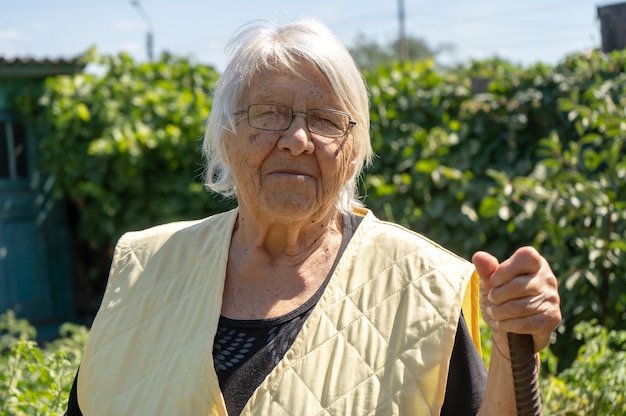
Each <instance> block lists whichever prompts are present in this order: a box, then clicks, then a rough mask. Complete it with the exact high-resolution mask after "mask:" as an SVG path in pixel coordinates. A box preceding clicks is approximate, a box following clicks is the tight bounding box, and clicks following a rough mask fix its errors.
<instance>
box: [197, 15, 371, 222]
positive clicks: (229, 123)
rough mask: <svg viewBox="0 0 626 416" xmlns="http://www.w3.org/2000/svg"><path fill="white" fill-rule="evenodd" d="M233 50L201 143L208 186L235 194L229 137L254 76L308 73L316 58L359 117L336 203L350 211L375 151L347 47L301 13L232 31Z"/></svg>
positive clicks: (344, 102)
mask: <svg viewBox="0 0 626 416" xmlns="http://www.w3.org/2000/svg"><path fill="white" fill-rule="evenodd" d="M228 50H229V51H230V60H229V62H228V64H227V65H226V68H225V69H224V72H223V74H222V76H221V78H220V79H219V81H218V83H217V86H216V88H215V91H214V94H213V107H212V109H211V113H210V115H209V119H208V122H207V126H206V131H205V135H204V142H203V145H202V151H203V155H204V157H205V159H206V170H205V177H204V180H205V186H206V187H207V188H208V189H210V190H212V191H213V192H216V193H219V194H221V195H223V196H225V197H234V196H236V193H235V179H234V178H233V174H232V170H231V168H230V166H229V165H228V162H227V159H226V156H225V155H226V151H225V149H226V148H225V140H226V139H227V137H228V135H229V134H234V133H235V116H234V112H235V111H236V110H239V108H238V105H239V103H240V102H241V100H242V98H243V97H244V96H245V94H246V93H247V92H248V87H249V86H250V85H251V83H252V81H253V79H254V77H255V76H256V75H257V74H263V73H266V72H268V71H276V70H279V71H291V72H292V73H294V74H298V75H303V71H305V69H306V67H307V66H310V64H313V65H314V66H316V67H317V68H318V69H319V70H320V71H321V73H322V74H323V75H324V76H325V77H326V78H327V79H328V82H329V83H330V86H331V88H332V90H333V91H334V93H335V95H336V96H337V98H338V100H339V103H340V104H341V105H342V106H344V108H345V111H346V112H348V113H349V114H350V115H351V116H352V119H353V120H354V121H356V123H357V124H356V125H355V126H353V128H352V130H351V134H352V136H353V138H354V151H355V152H356V157H357V166H356V169H355V172H354V174H353V176H352V177H351V178H350V179H349V180H348V181H347V182H346V183H345V185H344V186H343V188H342V189H341V191H340V193H339V195H338V199H337V202H336V207H337V208H338V209H339V210H340V211H342V212H347V211H348V210H349V209H350V205H351V204H355V205H361V203H360V201H359V198H358V187H357V180H358V178H359V176H360V174H361V172H362V170H363V169H364V168H365V166H367V165H368V164H369V163H370V162H371V160H372V155H373V153H372V146H371V143H370V135H369V121H370V120H369V104H368V95H367V88H366V86H365V82H364V80H363V77H362V75H361V73H360V72H359V69H358V68H357V66H356V64H355V62H354V60H353V59H352V56H351V55H350V53H349V52H348V50H347V49H346V47H345V46H344V45H343V44H342V43H341V42H340V41H339V39H337V37H336V36H335V35H334V34H333V33H332V32H331V31H330V29H328V28H327V27H326V26H325V25H323V24H322V23H320V22H318V21H317V20H314V19H302V20H298V21H295V22H292V23H288V24H284V25H281V26H276V25H274V24H271V23H268V22H255V23H252V24H250V25H247V26H245V27H244V28H243V29H242V30H241V31H240V32H239V33H238V34H236V35H235V36H234V37H233V39H232V40H231V41H230V43H229V45H228ZM303 64H306V65H303Z"/></svg>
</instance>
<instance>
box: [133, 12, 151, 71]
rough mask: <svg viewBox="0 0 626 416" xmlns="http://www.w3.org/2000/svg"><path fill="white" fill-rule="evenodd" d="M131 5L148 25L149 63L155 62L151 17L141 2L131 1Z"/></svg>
mask: <svg viewBox="0 0 626 416" xmlns="http://www.w3.org/2000/svg"><path fill="white" fill-rule="evenodd" d="M130 4H131V5H132V6H133V7H134V8H135V9H137V12H138V13H139V15H140V16H141V18H142V19H143V21H144V22H145V23H146V26H147V28H148V30H147V32H146V52H147V54H148V61H150V62H152V60H153V53H152V48H153V38H152V22H151V20H150V17H149V16H148V14H147V13H146V11H145V10H144V9H143V8H142V7H141V5H140V4H139V0H131V1H130Z"/></svg>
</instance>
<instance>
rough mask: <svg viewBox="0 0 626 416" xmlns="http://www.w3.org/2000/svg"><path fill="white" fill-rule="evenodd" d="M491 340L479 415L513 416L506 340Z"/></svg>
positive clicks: (515, 410) (512, 388)
mask: <svg viewBox="0 0 626 416" xmlns="http://www.w3.org/2000/svg"><path fill="white" fill-rule="evenodd" d="M492 342H493V343H492V349H491V360H490V362H489V373H488V376H487V386H486V388H485V396H484V399H483V403H482V405H481V408H480V412H479V415H490V416H491V415H498V416H500V415H502V416H506V415H511V416H514V415H517V408H516V404H515V388H514V384H513V371H512V369H511V360H510V354H509V346H508V341H507V339H506V338H505V337H496V338H495V339H492Z"/></svg>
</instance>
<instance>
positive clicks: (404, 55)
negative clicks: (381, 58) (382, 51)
mask: <svg viewBox="0 0 626 416" xmlns="http://www.w3.org/2000/svg"><path fill="white" fill-rule="evenodd" d="M405 20H406V16H405V12H404V0H398V23H399V28H400V33H399V34H398V55H399V58H400V60H401V61H407V60H408V59H409V45H408V43H407V39H406V25H405Z"/></svg>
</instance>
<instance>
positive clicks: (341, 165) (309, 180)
mask: <svg viewBox="0 0 626 416" xmlns="http://www.w3.org/2000/svg"><path fill="white" fill-rule="evenodd" d="M305 69H307V71H303V72H304V73H305V76H304V77H302V76H298V75H295V74H293V73H291V72H288V71H282V72H274V71H272V72H267V73H261V74H259V75H257V76H256V77H255V78H254V79H253V82H252V83H251V85H250V87H249V88H248V91H247V94H244V96H243V98H242V100H241V102H240V103H239V106H238V108H237V109H236V110H238V111H239V110H245V109H247V108H248V106H249V105H250V104H259V103H273V104H280V105H284V106H288V107H291V108H293V110H294V111H296V112H306V111H308V110H310V109H319V108H329V109H335V110H340V111H344V112H346V109H345V108H343V107H342V106H341V105H340V104H339V100H338V99H337V98H336V97H335V95H334V93H333V91H332V89H331V87H330V85H329V83H328V81H327V80H326V78H324V76H323V75H322V74H321V73H320V72H319V71H318V70H317V69H314V68H313V67H312V66H307V67H305ZM236 117H237V119H236V121H237V132H236V134H235V135H232V136H230V137H228V138H227V142H226V153H227V158H228V163H229V165H230V166H231V169H232V171H233V174H234V177H235V181H236V185H237V199H238V202H239V205H240V206H242V207H244V206H245V207H246V208H247V209H248V210H249V211H251V212H253V213H255V214H256V215H257V217H258V218H262V219H264V220H267V221H270V222H275V221H278V222H281V220H283V221H301V220H307V221H309V220H310V221H313V222H315V221H317V220H319V219H320V218H322V217H323V216H325V215H327V214H328V213H329V212H330V211H331V210H333V209H334V204H335V201H336V199H337V195H338V193H339V191H340V189H341V187H342V186H343V185H344V183H345V182H346V181H347V180H348V179H350V177H351V175H352V174H353V172H354V169H355V162H354V154H353V138H352V134H351V132H350V131H348V133H347V134H346V135H345V136H343V137H338V138H332V139H331V138H327V137H322V136H320V135H317V134H312V133H311V132H309V130H308V129H307V123H306V119H305V116H304V115H303V114H299V113H298V114H296V115H295V118H294V119H293V121H292V123H291V126H290V127H289V128H288V129H287V130H285V131H266V130H259V129H256V128H254V127H250V125H249V124H248V119H247V115H246V114H245V113H243V114H239V115H237V116H236Z"/></svg>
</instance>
